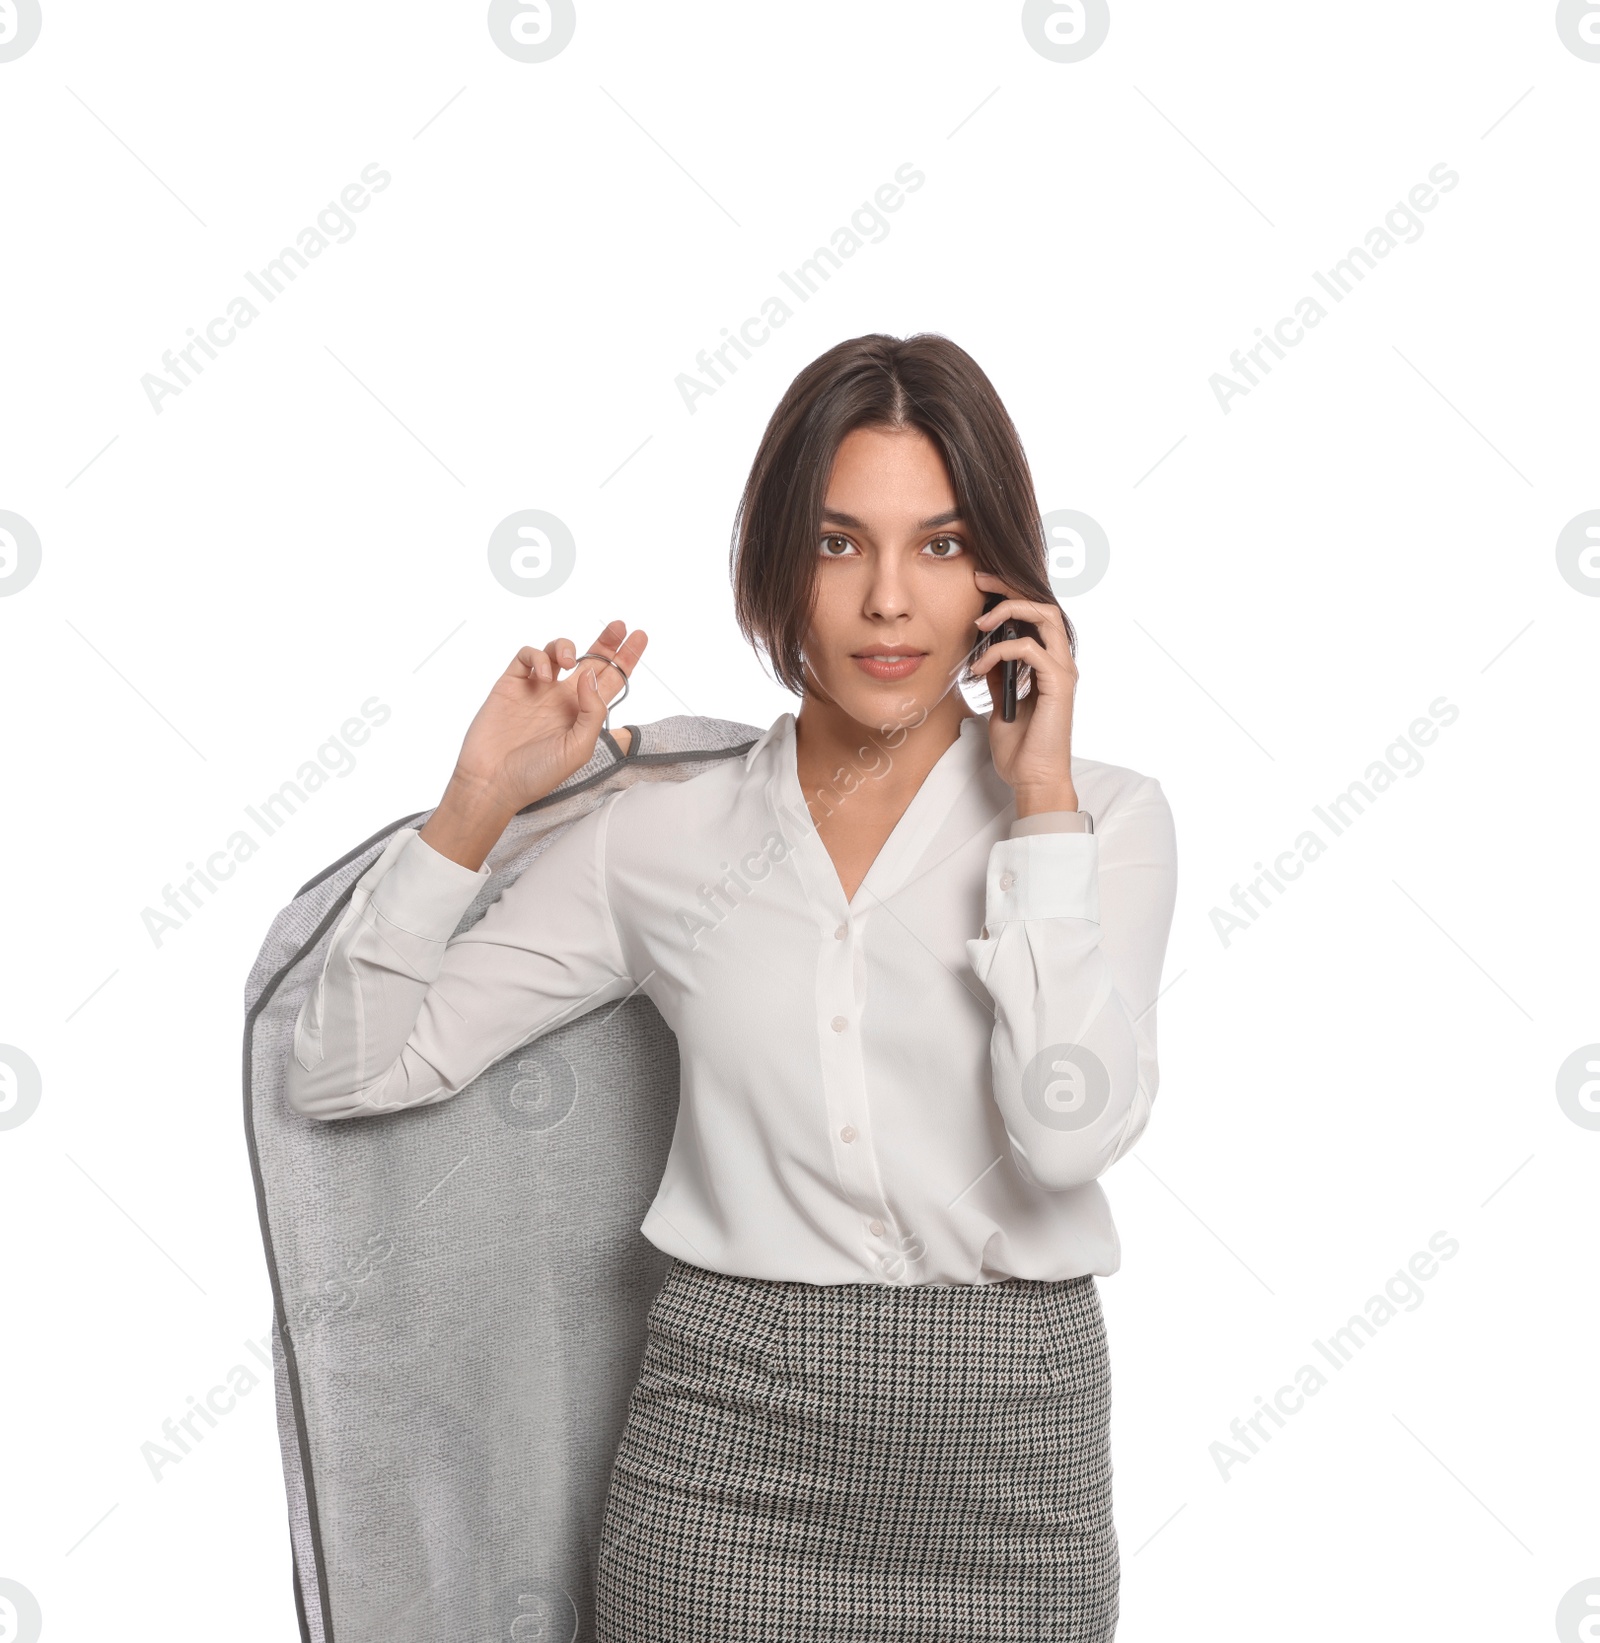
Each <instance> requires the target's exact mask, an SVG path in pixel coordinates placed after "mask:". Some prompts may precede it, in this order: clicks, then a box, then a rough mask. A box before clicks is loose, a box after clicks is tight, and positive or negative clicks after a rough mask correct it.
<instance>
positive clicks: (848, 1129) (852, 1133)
mask: <svg viewBox="0 0 1600 1643" xmlns="http://www.w3.org/2000/svg"><path fill="white" fill-rule="evenodd" d="M855 1138H856V1127H855V1125H854V1124H846V1125H845V1127H844V1128H843V1129H842V1130H840V1131H839V1139H840V1140H841V1141H854V1140H855Z"/></svg>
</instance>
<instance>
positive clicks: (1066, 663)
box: [972, 570, 1078, 816]
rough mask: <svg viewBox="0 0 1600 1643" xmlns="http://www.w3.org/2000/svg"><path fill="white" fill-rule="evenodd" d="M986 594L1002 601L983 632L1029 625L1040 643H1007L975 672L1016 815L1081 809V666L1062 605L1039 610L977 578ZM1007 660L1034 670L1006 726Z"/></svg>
mask: <svg viewBox="0 0 1600 1643" xmlns="http://www.w3.org/2000/svg"><path fill="white" fill-rule="evenodd" d="M973 574H974V576H975V578H976V580H977V584H978V587H979V589H980V591H981V592H983V593H986V594H987V593H999V594H1003V595H1005V597H1004V598H1002V599H1001V601H1000V603H999V604H998V605H996V606H995V607H994V609H993V610H991V611H986V612H985V613H984V614H983V615H981V616H980V617H979V618H978V626H979V627H980V628H981V629H983V631H984V632H986V633H987V632H989V631H991V630H992V629H994V628H996V627H998V626H999V625H1000V624H1001V623H1002V622H1006V621H1018V622H1031V623H1032V624H1033V625H1034V626H1035V627H1036V628H1037V629H1038V630H1039V637H1038V638H1037V639H1028V638H1023V639H1005V640H1000V641H998V642H997V643H995V644H992V645H990V646H989V648H988V649H987V650H986V651H984V653H983V655H981V656H980V657H978V659H977V660H976V661H975V662H974V663H973V664H972V671H973V673H974V674H975V675H976V676H978V677H979V678H984V679H987V681H988V685H989V699H990V701H991V702H992V703H993V704H994V711H993V712H992V713H991V714H990V715H989V751H990V753H991V754H992V755H993V757H994V767H995V769H996V770H997V771H998V772H999V774H1000V778H1001V780H1002V781H1004V782H1005V783H1007V785H1008V786H1009V787H1010V788H1011V790H1012V791H1013V792H1014V793H1015V794H1016V799H1017V814H1018V816H1032V815H1037V814H1038V813H1039V812H1040V811H1042V810H1076V809H1077V808H1078V794H1077V790H1076V788H1075V787H1074V786H1073V783H1072V703H1073V697H1074V695H1075V693H1076V691H1077V687H1078V664H1077V662H1076V661H1075V660H1074V659H1073V655H1072V648H1071V646H1070V645H1069V644H1068V643H1067V627H1066V621H1065V618H1064V617H1063V616H1062V614H1061V607H1060V606H1059V605H1057V604H1049V605H1042V604H1037V603H1035V602H1034V601H1033V600H1031V599H1019V598H1016V597H1015V596H1014V595H1013V593H1012V590H1011V588H1010V587H1009V586H1008V585H1007V584H1006V583H1005V582H1004V581H1002V580H1001V578H1000V577H998V576H995V575H994V574H993V573H992V572H990V571H982V570H980V571H975V572H974V573H973ZM1008 658H1010V659H1013V660H1015V661H1018V662H1026V663H1027V664H1028V665H1029V667H1031V668H1032V669H1033V682H1032V688H1031V690H1030V691H1029V692H1028V694H1027V695H1026V696H1025V697H1023V699H1022V700H1021V701H1019V702H1018V703H1017V716H1016V718H1015V719H1014V720H1013V721H1012V722H1011V723H1010V724H1007V723H1006V722H1005V720H1004V719H1002V718H1001V717H1000V706H1001V702H1002V700H1003V699H1004V695H1005V684H1004V678H1003V675H1002V672H1001V668H1000V664H1001V663H1002V662H1004V661H1006V660H1007V659H1008Z"/></svg>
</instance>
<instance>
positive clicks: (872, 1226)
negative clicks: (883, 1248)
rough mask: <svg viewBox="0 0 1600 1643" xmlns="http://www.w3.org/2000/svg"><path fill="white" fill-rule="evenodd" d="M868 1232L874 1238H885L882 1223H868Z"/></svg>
mask: <svg viewBox="0 0 1600 1643" xmlns="http://www.w3.org/2000/svg"><path fill="white" fill-rule="evenodd" d="M867 1230H868V1231H869V1232H870V1233H871V1234H872V1236H873V1237H874V1238H881V1237H882V1236H883V1222H882V1221H869V1222H868V1223H867Z"/></svg>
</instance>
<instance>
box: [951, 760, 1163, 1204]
mask: <svg viewBox="0 0 1600 1643" xmlns="http://www.w3.org/2000/svg"><path fill="white" fill-rule="evenodd" d="M1030 823H1031V824H1033V825H1029V824H1030ZM1096 825H1097V826H1098V825H1099V818H1098V817H1097V818H1096ZM1018 829H1020V831H1019V830H1018ZM1176 896H1177V846H1176V841H1175V838H1174V832H1173V825H1172V812H1171V809H1170V808H1169V806H1168V804H1167V800H1166V795H1165V794H1164V793H1163V792H1162V791H1161V784H1160V783H1159V782H1157V781H1155V780H1154V779H1153V778H1147V779H1146V780H1145V782H1144V784H1143V785H1142V786H1141V787H1139V788H1137V789H1136V790H1135V791H1134V793H1133V794H1132V795H1130V798H1129V802H1128V804H1127V807H1126V808H1125V809H1122V808H1118V809H1114V810H1113V811H1112V812H1111V813H1110V814H1109V815H1108V816H1107V818H1106V822H1105V826H1104V830H1103V831H1101V832H1097V833H1078V832H1063V831H1059V830H1054V829H1052V828H1051V827H1050V826H1049V825H1047V824H1046V819H1045V818H1044V817H1042V816H1041V817H1029V818H1025V820H1024V821H1023V822H1021V823H1019V824H1018V827H1017V828H1014V829H1013V833H1012V836H1011V837H1010V838H1006V839H1001V840H999V841H998V842H997V843H996V844H995V845H994V846H993V848H992V849H991V851H990V853H989V870H988V881H987V884H986V887H985V903H984V911H985V922H984V928H983V934H982V936H981V938H980V939H978V940H976V941H968V942H967V944H966V945H967V956H968V958H969V960H970V961H971V964H972V968H973V970H974V971H975V973H976V974H977V976H978V979H979V980H980V981H982V982H983V984H984V986H985V987H986V988H987V989H988V992H989V996H990V999H991V1000H992V1002H993V1004H994V1011H995V1022H994V1032H993V1036H992V1038H991V1041H990V1065H991V1070H992V1073H993V1079H994V1099H995V1102H996V1105H997V1106H998V1107H999V1109H1000V1113H1001V1116H1002V1118H1003V1119H1004V1121H1005V1126H1006V1134H1007V1136H1008V1137H1009V1139H1010V1142H1011V1149H1012V1154H1013V1156H1014V1158H1015V1159H1016V1162H1017V1165H1018V1168H1019V1169H1020V1170H1021V1172H1022V1174H1023V1176H1024V1178H1025V1179H1027V1180H1030V1181H1032V1182H1033V1183H1034V1184H1035V1185H1038V1186H1041V1187H1044V1188H1046V1189H1049V1190H1053V1191H1064V1190H1066V1189H1067V1188H1069V1187H1077V1186H1082V1185H1084V1184H1085V1183H1086V1182H1089V1181H1092V1180H1094V1179H1096V1177H1098V1176H1100V1175H1101V1174H1103V1173H1104V1172H1105V1171H1106V1170H1107V1169H1109V1168H1110V1167H1111V1165H1112V1164H1114V1163H1115V1162H1116V1161H1117V1159H1119V1158H1120V1157H1121V1156H1122V1155H1123V1154H1124V1153H1125V1152H1127V1150H1128V1149H1129V1148H1130V1147H1131V1146H1132V1145H1133V1144H1134V1142H1135V1141H1136V1140H1137V1139H1138V1138H1139V1136H1140V1134H1141V1133H1142V1132H1143V1130H1144V1127H1145V1125H1146V1124H1147V1123H1148V1122H1149V1118H1150V1108H1151V1104H1152V1102H1153V1101H1154V1100H1155V1094H1156V1084H1157V1068H1156V1010H1155V1000H1156V994H1157V993H1158V992H1159V991H1160V987H1161V969H1162V964H1163V962H1164V960H1165V957H1166V948H1167V937H1168V934H1169V933H1170V930H1171V927H1172V913H1173V907H1174V904H1175V901H1176Z"/></svg>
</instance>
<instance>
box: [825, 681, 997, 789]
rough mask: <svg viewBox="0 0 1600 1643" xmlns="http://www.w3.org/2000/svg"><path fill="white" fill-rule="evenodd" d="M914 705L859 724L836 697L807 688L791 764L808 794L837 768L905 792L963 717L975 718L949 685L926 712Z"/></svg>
mask: <svg viewBox="0 0 1600 1643" xmlns="http://www.w3.org/2000/svg"><path fill="white" fill-rule="evenodd" d="M920 712H921V710H920V709H917V708H909V709H908V710H907V711H906V714H905V716H904V717H901V718H898V719H896V718H888V719H886V721H885V724H883V725H876V724H874V725H868V724H863V723H862V722H861V721H860V720H859V719H853V718H851V717H850V715H849V714H848V713H846V712H845V711H844V710H843V709H842V708H841V707H839V706H838V705H837V704H836V703H834V702H830V701H827V700H825V699H824V698H823V697H821V696H817V695H814V694H813V693H811V692H807V694H806V695H805V696H804V698H803V699H802V700H801V703H800V710H799V712H798V713H797V714H796V716H795V766H796V770H797V772H798V774H799V777H800V786H801V788H802V790H803V791H804V792H805V793H806V795H807V797H808V798H809V797H810V795H811V794H813V793H814V792H815V791H816V790H817V789H818V788H819V787H832V786H833V785H834V784H835V783H837V782H838V781H839V779H840V772H841V771H843V772H845V773H847V774H848V773H854V774H855V775H857V776H859V777H867V776H871V777H873V778H874V786H875V787H876V788H877V789H878V792H879V793H880V794H881V795H882V796H883V797H884V798H885V799H886V800H889V801H890V802H892V797H891V796H892V795H898V794H902V793H903V795H904V796H905V797H906V798H909V796H910V795H911V794H912V793H914V792H915V791H916V790H917V788H918V787H920V786H921V785H922V780H923V778H924V777H925V776H926V775H927V774H928V772H929V771H930V770H932V769H933V767H934V765H935V764H937V763H938V762H939V759H940V758H941V756H942V755H943V754H944V753H945V752H946V751H947V750H948V749H949V747H950V745H951V743H953V742H954V741H955V740H956V738H957V737H958V736H959V735H960V734H961V724H962V721H963V720H964V719H971V718H975V717H976V715H975V714H974V713H973V711H972V709H971V708H970V707H968V706H967V704H966V701H965V700H964V699H963V697H962V696H961V693H960V692H959V691H954V690H952V691H950V692H948V693H947V694H946V695H945V696H944V697H942V698H941V699H940V700H939V701H938V702H936V703H935V704H934V705H933V707H932V708H931V709H929V710H928V711H927V716H926V718H920V719H919V717H918V714H919V713H920Z"/></svg>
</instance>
